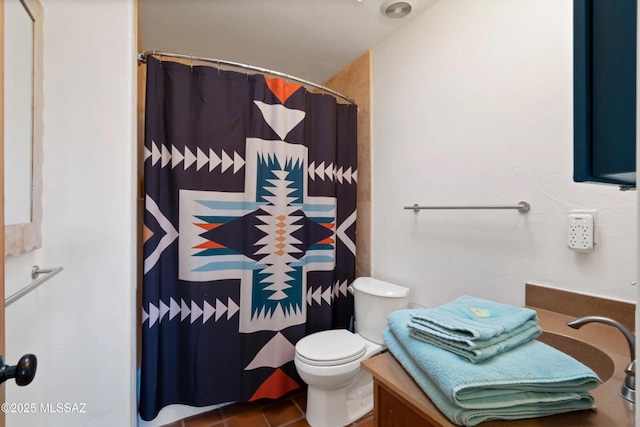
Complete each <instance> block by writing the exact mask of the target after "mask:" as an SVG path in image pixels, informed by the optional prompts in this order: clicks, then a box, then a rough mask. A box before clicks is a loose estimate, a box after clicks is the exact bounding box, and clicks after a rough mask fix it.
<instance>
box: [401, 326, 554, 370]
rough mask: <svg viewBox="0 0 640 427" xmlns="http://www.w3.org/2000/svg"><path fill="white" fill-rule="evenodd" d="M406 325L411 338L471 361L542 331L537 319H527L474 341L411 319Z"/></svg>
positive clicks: (477, 361)
mask: <svg viewBox="0 0 640 427" xmlns="http://www.w3.org/2000/svg"><path fill="white" fill-rule="evenodd" d="M412 319H413V318H412ZM407 326H408V328H409V331H410V336H411V337H412V338H416V339H419V340H422V341H424V342H428V343H430V344H433V345H435V346H438V347H440V348H443V349H445V350H448V351H451V352H453V353H455V354H457V355H459V356H461V357H464V358H465V359H466V360H468V361H469V362H471V363H479V362H483V361H485V360H488V359H490V358H492V357H494V356H496V355H498V354H501V353H504V352H505V351H509V350H511V349H513V348H515V347H517V346H519V345H522V344H525V343H527V342H529V341H531V340H532V339H535V338H537V337H538V336H539V335H540V334H541V332H542V330H541V329H540V327H539V326H538V321H537V320H535V319H530V320H528V321H527V322H525V323H524V324H522V325H521V326H519V327H517V328H515V329H513V330H511V331H510V332H505V333H503V334H501V335H498V336H495V337H493V338H489V339H486V340H476V341H474V340H470V339H468V338H461V337H457V336H451V335H449V334H443V333H442V332H440V331H437V330H435V329H431V328H429V327H428V326H425V325H423V324H420V323H416V322H413V321H411V322H409V324H408V325H407Z"/></svg>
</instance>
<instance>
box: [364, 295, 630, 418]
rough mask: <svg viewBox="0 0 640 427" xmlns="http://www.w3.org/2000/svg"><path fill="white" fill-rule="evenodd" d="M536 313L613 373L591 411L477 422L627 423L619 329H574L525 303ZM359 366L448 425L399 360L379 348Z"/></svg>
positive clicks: (625, 358) (625, 350)
mask: <svg viewBox="0 0 640 427" xmlns="http://www.w3.org/2000/svg"><path fill="white" fill-rule="evenodd" d="M531 308H533V309H534V310H536V311H537V312H538V317H539V319H540V322H539V323H540V326H541V327H542V329H543V331H549V332H555V333H558V334H564V335H568V336H571V337H574V338H577V339H579V340H581V341H584V342H587V343H589V344H592V345H594V346H596V347H598V348H600V349H601V350H603V351H604V352H605V353H607V354H608V355H609V356H610V357H611V359H612V360H613V362H614V364H615V372H614V373H613V376H612V377H611V378H609V380H607V381H605V382H604V383H602V384H601V385H600V386H598V387H597V388H596V389H594V390H592V391H591V394H592V395H593V397H594V398H595V404H596V407H597V408H598V410H597V411H591V410H589V411H578V412H570V413H566V414H559V415H553V416H549V417H541V418H532V419H527V420H517V421H488V422H486V423H482V424H480V426H482V427H534V426H535V427H542V426H544V427H555V426H562V427H591V426H599V427H613V426H615V427H632V426H634V425H635V422H634V406H635V405H633V404H631V403H629V402H627V401H626V400H624V399H623V398H622V397H620V395H619V394H618V390H619V389H620V386H621V384H622V382H623V380H624V376H625V374H624V368H625V366H626V365H627V364H628V363H629V361H630V355H629V347H628V345H627V342H626V340H625V338H624V337H623V335H622V333H620V331H618V330H617V329H615V328H613V327H611V326H607V325H602V324H597V323H591V324H589V325H587V326H583V327H582V328H581V329H579V330H575V329H572V328H570V327H568V326H567V325H566V322H567V321H570V320H573V319H574V318H575V317H572V316H567V315H564V314H559V313H556V312H552V311H547V310H542V309H539V308H536V307H531ZM362 366H363V367H364V369H365V370H367V371H368V372H370V373H371V374H372V375H373V377H374V380H375V381H376V382H377V383H378V384H379V385H380V386H381V387H383V388H384V389H385V390H387V391H389V392H390V393H391V394H393V395H395V397H397V398H398V399H399V400H400V401H402V403H403V404H404V405H406V406H407V407H409V408H410V409H411V410H413V411H414V412H417V413H420V414H421V415H422V416H423V417H425V418H426V419H428V420H430V421H429V422H431V423H433V424H435V425H438V424H439V425H441V426H445V427H454V426H455V424H453V423H451V421H449V419H448V418H446V417H445V416H444V415H443V414H442V413H441V412H440V411H439V410H438V408H437V407H436V406H435V405H434V404H433V403H432V402H431V400H429V398H428V397H427V395H426V394H425V393H424V392H423V391H422V389H421V388H420V387H419V386H418V385H417V384H416V383H415V382H414V381H413V378H412V377H411V376H409V375H408V374H407V372H406V371H405V370H404V368H403V367H402V365H400V363H398V362H397V361H396V359H395V358H394V357H393V355H392V354H391V353H389V352H385V353H382V354H380V355H377V356H375V357H372V358H370V359H368V360H365V361H364V362H362Z"/></svg>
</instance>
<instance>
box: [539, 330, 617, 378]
mask: <svg viewBox="0 0 640 427" xmlns="http://www.w3.org/2000/svg"><path fill="white" fill-rule="evenodd" d="M537 340H538V341H541V342H543V343H545V344H547V345H550V346H551V347H553V348H555V349H556V350H560V351H561V352H563V353H565V354H568V355H569V356H571V357H573V358H574V359H576V360H578V361H580V362H582V363H583V364H585V365H587V366H588V367H590V368H591V369H593V371H594V372H595V373H596V374H597V375H598V376H599V377H600V379H601V380H602V382H605V381H607V380H608V379H609V378H611V376H612V375H613V371H614V369H615V365H614V363H613V360H612V359H611V357H609V356H608V355H607V353H605V352H604V351H602V350H600V349H599V348H597V347H594V346H592V345H591V344H588V343H586V342H584V341H580V340H578V339H575V338H572V337H569V336H567V335H562V334H556V333H555V332H547V331H543V332H542V335H540V336H539V337H538V338H537Z"/></svg>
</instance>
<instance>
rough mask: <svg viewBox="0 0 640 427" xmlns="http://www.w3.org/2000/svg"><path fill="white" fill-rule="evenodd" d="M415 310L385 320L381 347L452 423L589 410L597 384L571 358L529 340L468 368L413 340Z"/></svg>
mask: <svg viewBox="0 0 640 427" xmlns="http://www.w3.org/2000/svg"><path fill="white" fill-rule="evenodd" d="M415 311H416V310H399V311H395V312H393V313H391V315H389V317H388V324H389V330H390V331H389V332H385V334H384V338H385V343H386V344H387V347H388V348H389V350H390V351H391V353H392V354H393V355H394V356H396V358H397V359H398V360H399V361H400V363H402V364H403V366H405V368H406V369H407V371H408V372H409V373H410V374H411V375H412V376H413V377H414V379H415V380H416V382H417V383H418V384H419V385H420V386H421V388H422V389H423V390H424V391H425V392H426V393H427V395H429V397H432V400H433V401H434V403H435V404H436V405H437V406H438V408H440V410H441V411H442V412H443V413H444V414H445V415H446V416H447V417H448V418H449V419H451V420H452V421H453V422H455V423H457V424H462V425H469V426H473V425H476V424H478V423H480V422H483V421H487V420H491V419H505V420H509V419H520V418H533V417H539V416H544V415H551V414H556V413H561V412H569V411H576V410H582V409H590V408H592V407H593V398H592V397H591V395H590V394H589V393H588V391H589V390H591V389H593V388H595V387H597V386H598V384H600V382H601V381H600V379H599V378H598V376H597V375H596V374H595V373H594V372H593V371H592V370H591V369H589V368H588V367H586V366H585V365H583V364H582V363H580V362H578V361H577V360H575V359H573V358H572V357H570V356H568V355H566V354H564V353H562V352H560V351H558V350H556V349H554V348H552V347H549V346H547V345H546V344H543V343H541V342H539V341H536V340H532V341H530V342H528V343H526V344H524V345H521V346H518V347H516V348H514V349H513V350H511V351H508V352H505V353H502V354H500V355H498V356H495V357H493V358H491V359H490V360H488V361H486V362H484V363H481V364H473V363H468V362H467V361H466V360H464V359H462V358H460V357H458V355H456V354H454V353H452V352H450V351H447V350H444V349H442V348H439V347H437V346H434V345H432V344H429V343H426V342H423V341H420V340H417V339H414V338H412V337H411V336H410V335H409V334H410V331H409V328H407V323H409V322H410V321H411V317H412V316H411V313H415ZM403 360H404V362H403ZM407 366H409V367H411V369H410V368H409V367H407ZM432 395H433V396H432Z"/></svg>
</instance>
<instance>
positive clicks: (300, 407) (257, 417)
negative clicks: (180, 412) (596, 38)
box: [163, 390, 373, 427]
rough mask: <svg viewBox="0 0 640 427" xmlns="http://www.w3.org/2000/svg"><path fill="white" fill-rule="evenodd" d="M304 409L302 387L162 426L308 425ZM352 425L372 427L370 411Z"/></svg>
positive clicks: (307, 426)
mask: <svg viewBox="0 0 640 427" xmlns="http://www.w3.org/2000/svg"><path fill="white" fill-rule="evenodd" d="M306 408H307V394H306V390H296V391H293V392H291V393H289V394H287V395H285V396H283V397H282V398H280V399H277V400H270V399H262V400H259V401H256V402H241V403H234V404H232V405H229V406H224V407H222V408H219V409H215V410H213V411H210V412H205V413H204V414H200V415H196V416H194V417H190V418H186V419H184V420H180V421H176V422H174V423H171V424H167V425H165V426H163V427H309V424H308V423H307V420H306V419H305V417H304V416H305V410H306ZM352 426H353V427H373V414H372V413H370V414H367V415H365V416H364V417H362V418H361V419H359V420H358V421H356V422H355V423H353V424H352Z"/></svg>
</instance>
